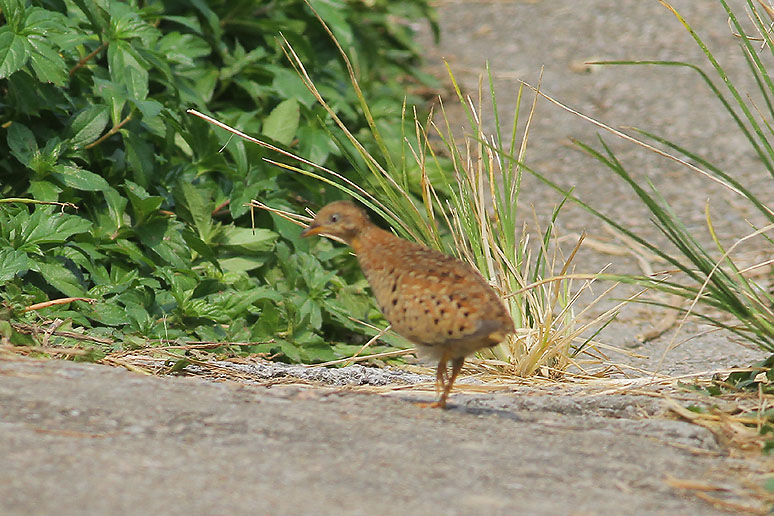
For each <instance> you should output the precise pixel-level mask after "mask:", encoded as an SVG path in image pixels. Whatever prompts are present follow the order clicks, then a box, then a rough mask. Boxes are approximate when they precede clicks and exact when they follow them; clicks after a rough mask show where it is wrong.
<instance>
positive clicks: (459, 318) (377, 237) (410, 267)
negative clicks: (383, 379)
mask: <svg viewBox="0 0 774 516" xmlns="http://www.w3.org/2000/svg"><path fill="white" fill-rule="evenodd" d="M321 233H322V234H327V235H331V236H335V237H339V238H341V239H342V240H344V241H345V242H346V243H348V244H349V245H350V246H352V249H353V250H354V251H355V254H356V255H357V259H358V262H359V263H360V267H361V268H362V269H363V273H364V274H365V276H366V278H367V279H368V282H369V283H370V285H371V289H372V290H373V293H374V297H376V301H377V303H378V304H379V307H380V308H381V310H382V313H383V314H384V316H385V318H386V319H387V320H388V321H390V324H392V328H393V330H395V332H397V333H398V334H400V335H402V336H403V337H405V338H407V339H408V340H410V341H412V342H413V343H414V344H415V345H416V347H417V350H418V351H419V352H420V354H424V355H427V356H429V357H431V358H433V359H435V360H437V361H438V370H437V374H436V378H437V381H438V384H439V386H440V387H441V388H442V393H441V397H440V399H439V400H438V401H437V402H435V403H433V404H432V406H438V407H444V406H445V405H446V398H447V397H448V395H449V391H450V390H451V387H452V384H453V383H454V380H455V378H456V376H457V374H458V373H459V371H460V369H461V368H462V364H463V362H464V361H465V357H467V356H468V355H470V354H472V353H474V352H475V351H477V350H479V349H482V348H485V347H489V346H494V345H496V344H498V343H499V342H501V341H502V340H503V339H504V338H505V337H506V336H507V335H508V334H509V333H512V332H513V331H514V326H513V320H512V319H511V317H510V315H508V312H507V311H506V309H505V306H504V305H503V303H502V301H501V300H500V298H499V297H498V296H497V293H496V292H495V291H494V290H493V289H492V287H491V286H489V284H488V283H487V282H486V280H485V279H484V278H483V277H482V276H481V274H479V272H478V271H477V270H475V269H474V268H472V267H470V266H469V265H467V264H466V263H464V262H462V261H460V260H458V259H456V258H454V257H452V256H448V255H445V254H443V253H440V252H438V251H434V250H432V249H429V248H427V247H425V246H422V245H420V244H416V243H414V242H409V241H408V240H403V239H401V238H398V237H397V236H395V235H393V234H392V233H390V232H388V231H384V230H383V229H380V228H379V227H377V226H376V225H374V224H373V223H372V222H371V221H370V220H369V219H368V216H367V215H366V213H365V211H364V210H362V209H361V208H360V207H358V206H357V205H355V204H353V203H351V202H348V201H338V202H334V203H331V204H329V205H327V206H325V207H324V208H323V209H321V210H320V211H319V212H318V213H317V216H316V217H315V219H314V220H313V221H312V223H311V224H310V225H309V227H308V228H307V229H306V230H305V231H304V232H303V233H302V236H310V235H317V234H321ZM449 361H451V363H452V371H451V375H447V373H446V363H447V362H449Z"/></svg>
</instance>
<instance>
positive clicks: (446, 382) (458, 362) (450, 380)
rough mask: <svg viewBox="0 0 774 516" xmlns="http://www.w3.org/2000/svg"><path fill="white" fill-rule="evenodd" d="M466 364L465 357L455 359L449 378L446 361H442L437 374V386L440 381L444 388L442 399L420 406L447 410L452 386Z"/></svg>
mask: <svg viewBox="0 0 774 516" xmlns="http://www.w3.org/2000/svg"><path fill="white" fill-rule="evenodd" d="M445 358H446V357H444V359H445ZM464 363H465V357H461V358H455V359H454V360H452V370H451V376H447V374H446V360H442V361H441V362H440V363H439V364H438V372H437V373H436V384H437V383H438V382H439V381H440V382H441V386H442V387H443V389H442V391H441V397H440V398H438V401H434V402H432V403H420V406H422V407H432V408H446V398H448V397H449V393H450V392H451V388H452V385H454V380H456V379H457V375H458V374H460V371H461V370H462V364H464ZM441 371H443V373H441Z"/></svg>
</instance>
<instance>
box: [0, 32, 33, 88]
mask: <svg viewBox="0 0 774 516" xmlns="http://www.w3.org/2000/svg"><path fill="white" fill-rule="evenodd" d="M29 57H30V45H29V43H28V42H27V38H25V37H24V36H20V35H18V34H15V33H14V32H12V31H11V28H10V27H9V26H8V25H6V26H5V27H0V79H4V78H6V77H9V76H10V75H11V74H13V73H14V72H17V71H19V70H20V69H21V68H22V67H23V66H24V65H25V64H27V59H29Z"/></svg>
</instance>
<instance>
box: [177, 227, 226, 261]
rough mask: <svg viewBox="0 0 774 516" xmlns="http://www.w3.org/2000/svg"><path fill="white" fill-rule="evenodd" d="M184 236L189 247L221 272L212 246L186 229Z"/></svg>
mask: <svg viewBox="0 0 774 516" xmlns="http://www.w3.org/2000/svg"><path fill="white" fill-rule="evenodd" d="M182 236H183V240H185V243H186V244H188V247H190V248H191V249H192V250H193V251H195V252H197V253H198V254H199V255H200V256H201V257H202V258H204V259H206V260H208V261H209V262H211V263H212V264H213V265H214V266H215V267H217V269H218V270H221V268H220V263H218V259H217V257H216V256H215V252H214V251H213V250H212V248H211V247H210V246H208V245H207V244H205V243H204V242H203V241H202V239H201V238H199V236H198V235H196V234H195V233H194V232H193V231H191V230H189V229H185V230H183V232H182Z"/></svg>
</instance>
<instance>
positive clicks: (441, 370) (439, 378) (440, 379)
mask: <svg viewBox="0 0 774 516" xmlns="http://www.w3.org/2000/svg"><path fill="white" fill-rule="evenodd" d="M446 378H447V377H446V357H443V358H441V361H440V362H438V367H437V368H436V369H435V394H436V395H437V394H438V393H439V392H442V391H443V389H444V388H445V387H446Z"/></svg>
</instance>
